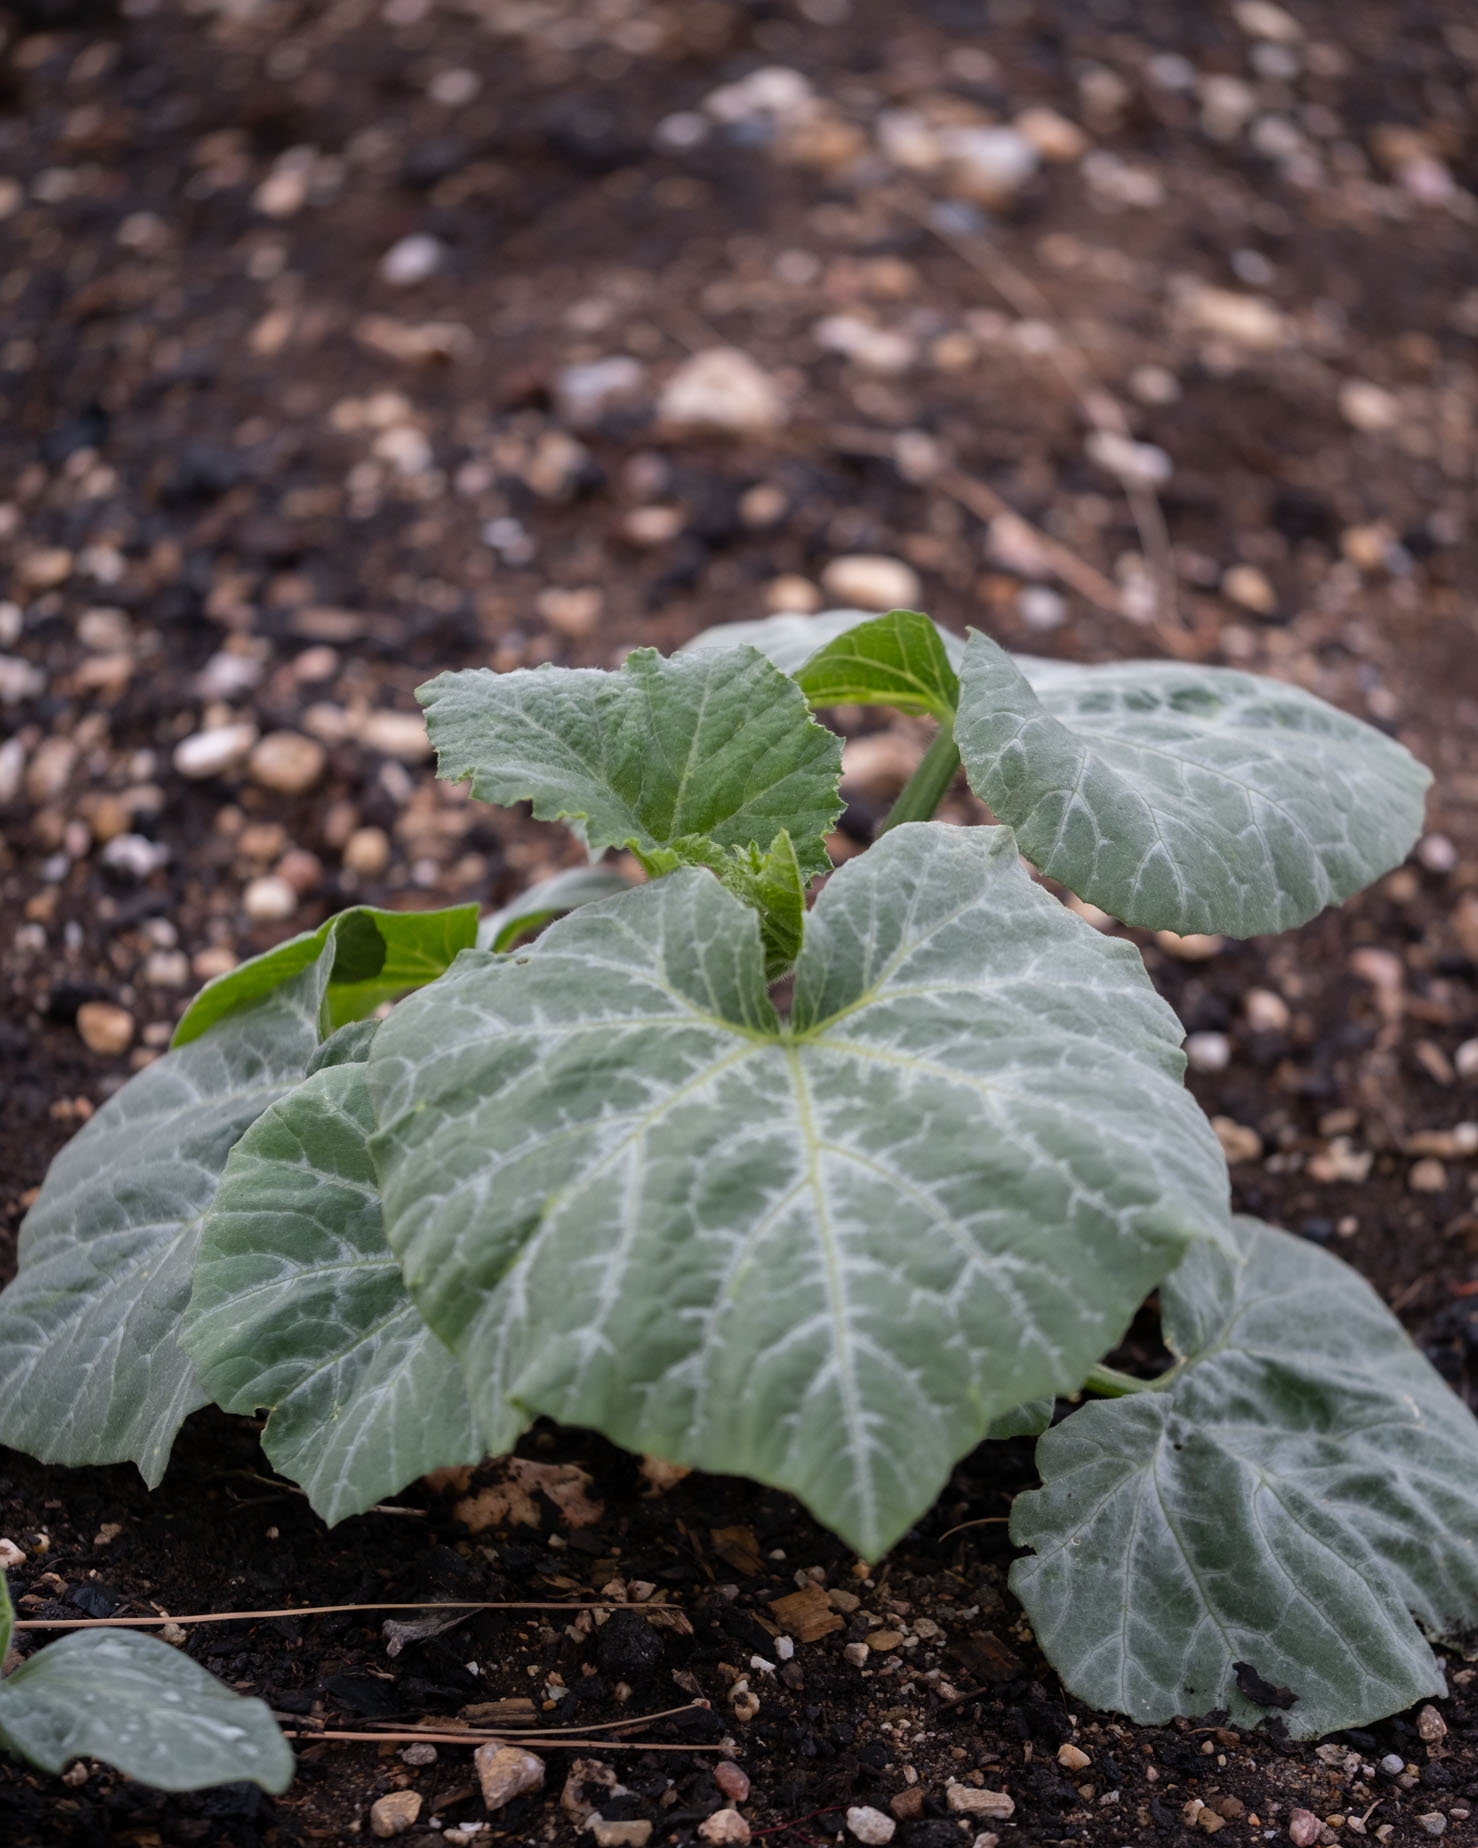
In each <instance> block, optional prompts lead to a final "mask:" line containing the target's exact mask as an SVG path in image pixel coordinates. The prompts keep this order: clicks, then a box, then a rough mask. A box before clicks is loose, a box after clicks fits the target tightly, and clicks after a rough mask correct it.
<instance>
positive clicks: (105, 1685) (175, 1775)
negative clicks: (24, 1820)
mask: <svg viewBox="0 0 1478 1848" xmlns="http://www.w3.org/2000/svg"><path fill="white" fill-rule="evenodd" d="M10 1624H11V1609H10V1594H9V1592H8V1590H7V1589H6V1587H5V1583H4V1579H3V1578H0V1653H3V1646H4V1645H3V1639H4V1638H7V1637H8V1635H9V1631H10ZM0 1746H5V1747H7V1748H8V1749H9V1750H11V1751H13V1752H18V1753H19V1754H20V1755H21V1757H22V1758H27V1759H29V1760H30V1762H31V1763H32V1764H33V1765H38V1766H39V1767H40V1768H41V1769H42V1770H43V1771H50V1772H53V1773H56V1772H59V1771H63V1770H65V1769H66V1767H67V1765H68V1764H69V1763H70V1762H71V1761H72V1760H73V1759H74V1758H100V1759H102V1761H103V1762H104V1764H109V1765H113V1766H114V1767H116V1769H118V1770H119V1771H122V1772H123V1773H124V1774H125V1775H126V1776H128V1777H135V1778H138V1779H139V1781H140V1782H141V1783H144V1784H152V1785H153V1786H154V1788H155V1789H156V1790H200V1789H203V1788H204V1787H205V1786H206V1785H209V1784H230V1783H235V1782H236V1781H237V1780H238V1779H242V1780H250V1781H251V1782H252V1783H255V1784H260V1785H261V1786H262V1787H263V1789H265V1790H272V1791H280V1790H286V1789H287V1787H288V1785H289V1784H290V1783H291V1782H292V1776H293V1768H294V1767H293V1755H292V1751H291V1748H290V1747H289V1746H288V1743H287V1741H286V1739H284V1738H283V1736H282V1734H281V1733H280V1732H279V1731H278V1730H277V1727H276V1724H275V1723H274V1721H273V1719H272V1715H271V1713H270V1711H269V1710H268V1708H267V1705H266V1703H265V1702H264V1701H260V1700H248V1699H244V1698H243V1697H242V1696H241V1695H240V1694H235V1693H233V1692H232V1691H231V1689H230V1688H228V1687H226V1686H225V1685H224V1684H223V1683H221V1682H219V1681H217V1680H216V1678H215V1676H214V1675H211V1674H208V1673H207V1672H206V1671H205V1670H204V1669H203V1668H201V1667H200V1666H199V1664H198V1663H195V1662H192V1661H191V1660H190V1658H189V1656H187V1655H185V1654H184V1653H183V1652H182V1651H180V1650H177V1649H171V1648H170V1646H169V1644H168V1643H161V1642H160V1641H159V1640H158V1639H157V1638H156V1637H152V1636H139V1635H137V1634H134V1633H130V1632H128V1631H126V1630H78V1631H74V1632H73V1633H72V1634H71V1635H69V1636H64V1637H63V1638H62V1639H61V1640H60V1641H59V1642H55V1643H49V1644H48V1645H47V1646H46V1648H44V1649H42V1650H39V1651H38V1652H37V1653H36V1654H35V1655H33V1656H32V1657H31V1658H30V1660H29V1661H27V1662H23V1663H22V1664H21V1666H20V1667H19V1668H18V1669H16V1671H15V1672H14V1674H11V1675H8V1676H6V1678H5V1679H4V1680H3V1681H0Z"/></svg>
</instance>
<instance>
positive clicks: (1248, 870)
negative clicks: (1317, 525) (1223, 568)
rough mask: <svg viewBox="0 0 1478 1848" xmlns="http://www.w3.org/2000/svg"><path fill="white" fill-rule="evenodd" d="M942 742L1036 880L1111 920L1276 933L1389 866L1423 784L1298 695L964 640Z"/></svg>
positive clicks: (1210, 675) (1382, 746)
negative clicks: (950, 744) (949, 724)
mask: <svg viewBox="0 0 1478 1848" xmlns="http://www.w3.org/2000/svg"><path fill="white" fill-rule="evenodd" d="M955 740H956V742H957V744H958V745H959V748H960V756H961V758H962V759H963V761H964V765H965V774H966V775H967V776H968V777H969V779H970V786H971V788H973V789H974V791H975V793H976V795H978V796H979V797H980V798H981V799H982V801H984V802H987V803H989V804H990V807H991V809H992V811H993V812H994V813H995V815H996V816H997V818H998V819H999V820H1001V821H1004V822H1006V823H1008V824H1009V825H1010V826H1011V827H1012V828H1014V829H1015V830H1016V834H1017V837H1018V839H1019V840H1020V842H1021V849H1022V852H1023V853H1025V854H1026V855H1027V857H1028V858H1029V859H1030V860H1032V861H1033V862H1034V864H1035V865H1037V866H1038V867H1039V868H1040V869H1041V870H1042V872H1044V873H1047V874H1050V875H1051V877H1052V878H1054V879H1059V880H1061V881H1062V883H1063V884H1064V885H1065V886H1067V887H1069V888H1070V889H1071V890H1072V891H1074V892H1076V893H1077V894H1078V895H1079V896H1080V897H1082V898H1086V899H1089V900H1091V901H1092V903H1094V904H1095V905H1100V906H1102V908H1103V909H1104V910H1105V911H1108V912H1110V913H1112V915H1113V916H1114V917H1117V918H1122V919H1123V920H1124V922H1125V923H1127V924H1143V925H1148V926H1150V927H1151V928H1154V929H1167V930H1175V931H1181V932H1189V931H1222V932H1226V933H1228V934H1229V935H1232V936H1239V937H1246V936H1252V935H1255V934H1256V933H1258V932H1261V931H1276V930H1288V929H1290V928H1292V927H1293V926H1294V925H1297V924H1303V923H1305V922H1307V920H1308V919H1309V918H1311V917H1313V916H1314V915H1315V914H1316V913H1317V912H1319V911H1321V910H1322V909H1323V908H1324V906H1326V905H1330V904H1336V903H1338V902H1339V901H1340V900H1342V899H1345V898H1348V897H1349V896H1350V895H1351V893H1353V892H1357V891H1359V889H1360V888H1361V887H1362V886H1365V885H1368V884H1369V883H1370V881H1371V880H1372V879H1375V878H1378V877H1379V875H1380V874H1382V873H1384V872H1388V871H1389V870H1390V868H1391V867H1393V866H1396V865H1398V864H1399V863H1400V861H1401V860H1402V859H1404V858H1405V856H1406V854H1407V852H1408V851H1409V850H1410V848H1411V846H1412V844H1413V842H1414V841H1415V840H1416V838H1417V836H1418V834H1419V833H1420V832H1421V827H1422V815H1423V797H1424V792H1425V790H1426V788H1427V785H1428V783H1429V782H1430V781H1431V777H1430V775H1429V773H1428V772H1427V770H1426V769H1425V768H1424V766H1422V765H1421V764H1419V763H1418V762H1417V761H1416V759H1415V758H1414V757H1412V756H1411V755H1410V754H1409V753H1408V752H1407V751H1405V750H1403V748H1402V747H1401V746H1400V745H1399V744H1397V743H1395V742H1394V741H1393V740H1392V739H1390V738H1387V737H1385V736H1384V734H1383V733H1381V732H1378V731H1376V730H1375V729H1374V728H1373V727H1372V726H1369V725H1365V724H1362V723H1361V722H1360V721H1359V720H1358V719H1352V718H1350V717H1349V716H1348V715H1347V714H1345V713H1342V712H1339V711H1337V710H1336V709H1335V708H1334V707H1333V706H1329V705H1326V704H1325V702H1324V701H1323V700H1320V699H1316V698H1315V697H1314V696H1313V694H1311V693H1305V692H1304V691H1302V689H1301V688H1298V687H1292V686H1285V685H1282V684H1281V683H1279V682H1275V681H1271V680H1264V679H1261V678H1260V677H1258V676H1256V675H1253V674H1243V673H1238V672H1235V671H1234V670H1232V669H1230V668H1224V667H1196V666H1187V665H1184V664H1182V663H1179V662H1165V661H1130V662H1125V663H1122V664H1115V665H1113V666H1105V667H1076V666H1071V665H1067V664H1064V663H1059V662H1051V661H1035V660H1026V659H1013V657H1012V656H1010V655H1008V654H1007V653H1006V652H1005V650H1004V649H1002V648H1000V647H998V646H997V644H996V643H995V642H993V641H991V640H990V639H989V638H988V637H986V636H984V635H981V634H979V633H977V632H972V633H971V636H970V640H969V643H968V645H967V647H966V650H965V659H964V665H963V666H962V668H961V670H960V707H959V713H958V716H957V718H956V720H955Z"/></svg>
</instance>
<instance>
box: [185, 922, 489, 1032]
mask: <svg viewBox="0 0 1478 1848" xmlns="http://www.w3.org/2000/svg"><path fill="white" fill-rule="evenodd" d="M330 932H332V933H333V935H334V939H335V942H336V944H337V955H336V957H335V960H334V964H333V968H332V970H331V972H330V978H329V986H328V989H327V991H326V993H325V996H324V1031H325V1032H329V1031H332V1029H333V1028H335V1027H340V1026H343V1024H344V1023H345V1022H346V1021H349V1020H359V1019H362V1018H363V1017H364V1016H365V1015H366V1014H372V1013H373V1012H374V1011H375V1009H376V1008H377V1007H379V1006H380V1005H381V1003H382V1002H385V1001H393V1000H395V999H396V998H397V997H398V996H400V995H403V994H404V993H405V992H406V991H407V990H408V989H411V988H420V987H422V986H423V985H424V984H425V983H427V982H434V981H435V980H436V978H437V976H439V975H440V974H441V972H442V970H443V969H445V968H446V967H447V965H448V964H449V963H450V962H451V960H452V958H453V957H454V956H455V955H456V954H457V952H458V951H459V950H465V949H469V948H470V947H471V946H472V944H473V942H474V941H475V940H476V936H477V907H476V905H451V906H449V907H448V908H447V909H446V910H444V911H377V910H376V909H374V907H373V906H370V905H356V906H354V908H353V909H352V910H349V911H340V912H338V913H336V914H335V915H334V916H333V917H331V918H329V919H328V920H327V922H326V923H324V924H321V925H320V926H319V927H318V929H317V930H307V931H303V932H301V933H300V934H299V935H298V936H296V937H289V938H288V940H287V941H286V943H279V944H278V945H277V946H276V948H275V949H271V950H264V951H263V952H262V954H261V955H260V956H253V957H252V958H251V960H250V961H249V962H244V963H242V964H240V966H239V967H237V968H235V969H230V970H228V971H227V972H226V974H225V975H218V976H217V977H216V978H215V980H214V981H210V982H207V983H206V985H205V987H204V988H202V989H201V991H200V993H199V994H198V995H196V997H195V999H194V1000H193V1001H192V1002H191V1003H190V1005H189V1007H188V1008H187V1009H186V1010H185V1014H184V1018H183V1019H182V1020H181V1021H180V1024H179V1025H178V1026H177V1027H176V1028H175V1030H174V1038H173V1040H172V1041H171V1044H172V1045H175V1046H184V1045H186V1044H187V1043H188V1042H189V1041H190V1040H193V1039H198V1038H199V1037H200V1035H201V1034H202V1033H204V1032H205V1030H206V1028H207V1027H210V1026H213V1025H214V1024H215V1022H216V1021H218V1020H223V1019H224V1018H225V1016H226V1015H227V1014H229V1013H231V1012H232V1010H233V1009H235V1008H238V1007H242V1006H244V1005H245V1004H246V1003H247V1002H248V1001H256V1000H259V999H260V998H261V996H263V995H268V994H271V992H272V991H273V989H274V988H278V987H280V986H281V985H282V984H283V983H284V982H288V981H291V980H292V978H293V977H294V976H295V975H296V974H297V973H298V972H299V970H301V969H306V968H307V967H308V966H309V964H310V963H316V962H317V961H318V958H319V957H320V956H321V955H322V954H323V947H324V945H325V944H326V943H327V942H328V939H329V933H330Z"/></svg>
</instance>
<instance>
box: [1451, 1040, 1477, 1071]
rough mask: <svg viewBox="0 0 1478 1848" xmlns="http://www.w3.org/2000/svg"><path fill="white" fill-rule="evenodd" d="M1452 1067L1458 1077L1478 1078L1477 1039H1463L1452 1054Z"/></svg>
mask: <svg viewBox="0 0 1478 1848" xmlns="http://www.w3.org/2000/svg"><path fill="white" fill-rule="evenodd" d="M1452 1069H1453V1070H1454V1071H1455V1072H1456V1073H1457V1075H1458V1077H1459V1078H1478V1039H1470V1040H1464V1041H1463V1043H1462V1045H1461V1046H1459V1047H1458V1049H1457V1051H1456V1052H1455V1053H1454V1054H1453V1055H1452Z"/></svg>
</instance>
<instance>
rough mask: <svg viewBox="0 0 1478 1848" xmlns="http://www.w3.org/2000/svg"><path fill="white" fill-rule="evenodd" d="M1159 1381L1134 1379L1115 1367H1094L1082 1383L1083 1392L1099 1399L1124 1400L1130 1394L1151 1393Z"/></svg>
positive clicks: (1131, 1375) (1130, 1374)
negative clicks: (1095, 1394)
mask: <svg viewBox="0 0 1478 1848" xmlns="http://www.w3.org/2000/svg"><path fill="white" fill-rule="evenodd" d="M1159 1384H1160V1381H1159V1380H1141V1379H1136V1378H1135V1376H1134V1375H1133V1374H1132V1373H1121V1372H1120V1371H1119V1369H1118V1368H1117V1367H1103V1366H1099V1367H1095V1368H1094V1369H1093V1370H1092V1372H1091V1373H1090V1374H1089V1375H1088V1377H1087V1379H1086V1380H1084V1381H1083V1391H1084V1392H1093V1393H1097V1394H1098V1396H1099V1398H1100V1399H1126V1398H1128V1396H1129V1394H1130V1393H1132V1392H1153V1391H1154V1390H1155V1388H1156V1387H1157V1386H1158V1385H1159Z"/></svg>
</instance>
